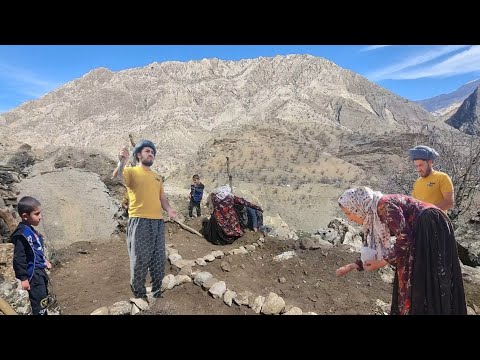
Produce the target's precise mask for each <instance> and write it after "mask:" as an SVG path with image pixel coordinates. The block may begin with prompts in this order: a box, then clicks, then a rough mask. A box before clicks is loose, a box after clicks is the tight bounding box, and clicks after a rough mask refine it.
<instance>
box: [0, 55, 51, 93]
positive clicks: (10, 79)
mask: <svg viewBox="0 0 480 360" xmlns="http://www.w3.org/2000/svg"><path fill="white" fill-rule="evenodd" d="M0 81H2V82H5V83H8V84H9V86H12V87H13V88H14V89H15V91H16V92H18V93H21V94H25V95H28V96H31V97H40V96H42V95H44V94H46V93H48V92H49V91H52V90H53V89H55V88H57V87H58V86H60V83H58V82H56V81H50V80H43V79H41V78H40V77H38V76H37V75H35V74H34V73H32V72H31V71H28V70H25V69H22V68H19V67H16V66H12V65H9V64H5V63H0Z"/></svg>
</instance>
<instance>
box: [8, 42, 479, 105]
mask: <svg viewBox="0 0 480 360" xmlns="http://www.w3.org/2000/svg"><path fill="white" fill-rule="evenodd" d="M287 54H310V55H314V56H320V57H323V58H326V59H328V60H330V61H333V62H334V63H336V64H337V65H339V66H341V67H343V68H346V69H349V70H352V71H354V72H356V73H359V74H361V75H363V76H365V77H366V78H368V79H369V80H371V81H373V82H375V83H376V84H378V85H380V86H382V87H384V88H386V89H388V90H390V91H392V92H394V93H396V94H398V95H400V96H402V97H405V98H407V99H409V100H422V99H426V98H430V97H433V96H437V95H440V94H444V93H449V92H452V91H454V90H456V89H457V88H458V87H460V86H461V85H463V84H465V83H467V82H469V81H473V80H475V79H478V78H480V46H470V45H438V46H433V45H392V46H390V45H363V46H362V45H312V46H310V45H208V46H207V45H0V113H2V112H5V111H8V110H11V109H13V108H15V107H16V106H19V105H20V104H22V103H23V102H25V101H28V100H32V99H36V98H38V97H40V96H42V95H44V94H46V93H48V92H50V91H52V90H54V89H56V88H57V87H59V86H60V85H62V84H65V83H66V82H69V81H71V80H74V79H76V78H78V77H81V76H82V75H84V74H85V73H87V72H89V71H90V70H93V69H95V68H98V67H107V68H109V69H110V70H112V71H118V70H123V69H128V68H133V67H142V66H146V65H148V64H150V63H152V62H155V61H157V62H163V61H169V60H176V61H188V60H201V59H203V58H213V57H216V58H219V59H222V60H239V59H245V58H256V57H259V56H266V57H269V56H275V55H287Z"/></svg>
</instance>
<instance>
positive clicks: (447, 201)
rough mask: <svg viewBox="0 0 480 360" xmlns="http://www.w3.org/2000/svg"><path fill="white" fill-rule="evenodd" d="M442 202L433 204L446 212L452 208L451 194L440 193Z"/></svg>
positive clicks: (452, 197) (452, 198)
mask: <svg viewBox="0 0 480 360" xmlns="http://www.w3.org/2000/svg"><path fill="white" fill-rule="evenodd" d="M442 195H443V200H442V201H440V202H438V203H436V204H434V205H436V206H438V207H439V208H440V209H442V210H444V211H447V210H448V209H451V208H453V205H454V196H453V192H445V193H444V192H442Z"/></svg>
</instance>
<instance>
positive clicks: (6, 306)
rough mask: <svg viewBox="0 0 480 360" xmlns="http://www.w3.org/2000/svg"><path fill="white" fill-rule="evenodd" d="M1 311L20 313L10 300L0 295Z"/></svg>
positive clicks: (6, 313)
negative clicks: (11, 304) (7, 300)
mask: <svg viewBox="0 0 480 360" xmlns="http://www.w3.org/2000/svg"><path fill="white" fill-rule="evenodd" d="M0 311H1V312H3V313H4V314H5V315H18V314H17V312H16V311H15V310H14V309H13V308H12V307H11V306H10V304H9V303H8V302H6V301H5V300H3V299H2V298H1V297H0Z"/></svg>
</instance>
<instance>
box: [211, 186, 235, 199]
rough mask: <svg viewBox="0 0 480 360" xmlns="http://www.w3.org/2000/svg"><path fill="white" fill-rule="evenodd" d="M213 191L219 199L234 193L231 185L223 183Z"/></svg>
mask: <svg viewBox="0 0 480 360" xmlns="http://www.w3.org/2000/svg"><path fill="white" fill-rule="evenodd" d="M213 193H214V194H215V196H216V197H217V198H218V199H220V200H223V199H225V198H226V197H227V196H230V195H232V190H231V189H230V186H229V185H223V186H220V187H218V188H216V189H215V190H213Z"/></svg>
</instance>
